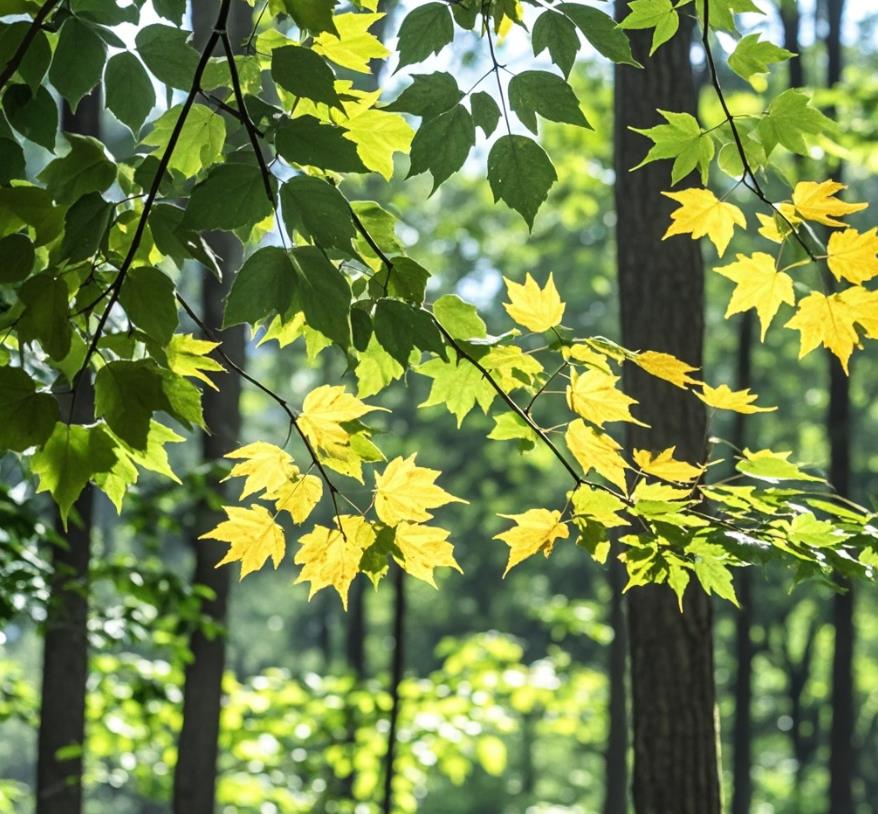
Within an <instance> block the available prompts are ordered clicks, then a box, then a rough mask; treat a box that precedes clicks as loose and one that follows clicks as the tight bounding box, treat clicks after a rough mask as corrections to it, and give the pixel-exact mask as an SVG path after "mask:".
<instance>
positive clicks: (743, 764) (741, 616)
mask: <svg viewBox="0 0 878 814" xmlns="http://www.w3.org/2000/svg"><path fill="white" fill-rule="evenodd" d="M752 357H753V312H752V311H747V312H746V313H745V314H743V315H742V317H741V322H740V332H739V334H738V360H737V371H736V373H737V375H736V382H735V388H736V389H737V390H743V389H745V388H749V387H750V386H751V385H752V384H753V382H752V379H753V376H752V362H753V358H752ZM732 443H733V444H734V445H735V447H736V448H737V449H739V450H743V449H744V447H745V446H746V444H747V417H746V415H745V414H744V413H735V424H734V429H733V433H732ZM735 586H736V591H737V594H738V601H739V602H740V603H741V608H740V610H739V611H738V614H737V616H736V617H735V665H736V668H737V670H736V674H735V720H734V725H733V736H732V740H733V744H734V746H733V764H732V814H749V811H750V801H751V799H752V797H753V782H752V777H751V767H752V764H753V755H752V747H753V720H752V702H753V638H752V629H753V617H754V613H753V577H752V573H751V569H749V568H742V569H740V571H739V572H738V575H737V576H736V578H735Z"/></svg>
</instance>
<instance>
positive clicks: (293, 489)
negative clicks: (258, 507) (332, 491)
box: [265, 468, 323, 523]
mask: <svg viewBox="0 0 878 814" xmlns="http://www.w3.org/2000/svg"><path fill="white" fill-rule="evenodd" d="M265 497H266V498H267V499H268V500H273V501H274V508H275V510H276V511H277V512H278V513H280V512H289V514H290V517H292V518H293V522H295V523H304V522H305V521H306V520H307V519H308V517H309V515H310V514H311V512H312V511H314V507H315V506H316V505H317V504H318V503H319V502H320V498H321V497H323V481H322V480H320V478H318V477H317V476H315V475H302V474H301V473H300V472H299V470H298V468H297V469H296V472H295V474H293V475H292V476H291V477H290V479H289V480H287V481H286V482H285V483H284V484H283V486H281V487H280V488H279V489H276V490H274V491H272V492H268V493H266V495H265Z"/></svg>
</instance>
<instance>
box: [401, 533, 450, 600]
mask: <svg viewBox="0 0 878 814" xmlns="http://www.w3.org/2000/svg"><path fill="white" fill-rule="evenodd" d="M394 542H395V543H396V546H397V548H399V550H400V551H401V552H402V557H401V558H400V557H396V558H395V559H396V561H397V562H398V563H399V565H400V566H401V567H402V568H403V569H404V570H405V571H406V573H408V574H411V575H412V576H413V577H415V578H416V579H420V580H423V581H424V582H426V583H428V584H430V585H432V586H433V587H434V588H435V587H436V581H435V580H434V579H433V569H434V568H439V567H442V566H446V567H448V568H454V569H455V570H457V571H460V573H463V569H462V568H461V567H460V566H459V565H458V563H457V560H455V559H454V546H452V545H451V543H449V542H448V532H447V531H446V530H445V529H440V528H436V527H435V526H424V525H422V524H420V523H407V522H405V521H403V522H402V523H400V524H399V525H398V526H397V527H396V537H395V538H394Z"/></svg>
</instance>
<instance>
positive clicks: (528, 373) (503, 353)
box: [481, 345, 543, 393]
mask: <svg viewBox="0 0 878 814" xmlns="http://www.w3.org/2000/svg"><path fill="white" fill-rule="evenodd" d="M481 363H482V367H483V368H485V369H486V370H489V371H490V372H491V374H492V375H493V376H494V378H495V379H496V380H497V383H498V384H499V385H500V387H502V388H503V389H504V390H505V391H506V392H507V393H508V392H509V391H511V390H515V389H516V388H517V387H529V386H530V385H531V384H533V380H534V377H535V376H537V375H539V374H540V373H542V372H543V366H542V365H541V364H540V362H539V360H538V359H536V358H535V357H533V356H531V355H530V354H529V353H525V352H524V351H523V350H522V349H521V348H519V347H518V345H496V346H494V347H493V348H491V350H489V351H488V352H487V353H486V354H485V355H484V356H483V357H482V359H481Z"/></svg>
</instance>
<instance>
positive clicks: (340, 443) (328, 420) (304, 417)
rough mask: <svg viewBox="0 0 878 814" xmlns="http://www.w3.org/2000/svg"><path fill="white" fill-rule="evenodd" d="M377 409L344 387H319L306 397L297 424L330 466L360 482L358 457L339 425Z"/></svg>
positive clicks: (346, 433)
mask: <svg viewBox="0 0 878 814" xmlns="http://www.w3.org/2000/svg"><path fill="white" fill-rule="evenodd" d="M379 409H381V408H380V407H372V406H371V405H369V404H365V403H364V402H362V401H360V400H359V399H358V398H357V397H356V396H353V395H351V394H350V393H348V392H347V390H346V389H345V388H344V387H341V386H333V385H321V386H320V387H317V388H316V389H314V390H312V391H311V392H310V393H309V394H308V395H307V396H305V401H304V402H303V404H302V412H301V414H300V415H299V418H298V423H299V427H300V428H301V430H302V432H304V433H305V436H306V437H307V438H308V440H309V441H310V442H311V443H312V444H313V445H314V446H315V447H316V448H317V450H318V451H319V452H322V453H323V454H324V455H325V456H326V458H327V463H328V464H329V465H331V466H333V467H334V468H338V467H339V466H341V467H342V468H343V469H344V472H345V474H350V475H352V477H356V478H357V479H358V480H362V477H357V475H358V472H359V463H360V461H361V456H360V455H358V454H357V452H356V450H354V449H353V448H352V447H351V434H350V433H349V432H348V431H347V430H346V429H345V428H344V427H343V426H342V425H343V424H345V423H347V422H349V421H356V420H357V419H358V418H361V417H362V416H364V415H366V413H369V412H372V411H373V410H379ZM346 464H347V466H345V465H346Z"/></svg>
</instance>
